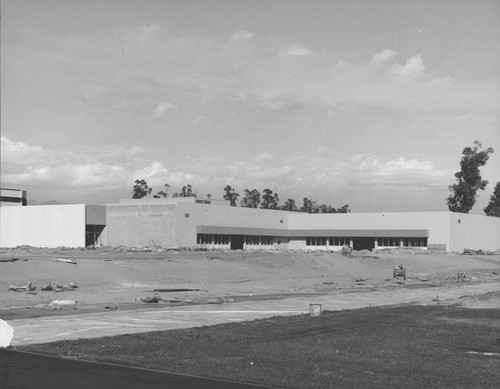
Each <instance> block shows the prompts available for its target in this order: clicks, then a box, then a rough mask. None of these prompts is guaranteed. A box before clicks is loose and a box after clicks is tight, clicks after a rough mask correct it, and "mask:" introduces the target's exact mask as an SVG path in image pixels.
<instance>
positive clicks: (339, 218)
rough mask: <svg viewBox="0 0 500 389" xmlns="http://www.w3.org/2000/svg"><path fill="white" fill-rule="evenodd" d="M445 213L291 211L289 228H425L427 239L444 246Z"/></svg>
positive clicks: (447, 234) (447, 216) (447, 242)
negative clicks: (310, 212)
mask: <svg viewBox="0 0 500 389" xmlns="http://www.w3.org/2000/svg"><path fill="white" fill-rule="evenodd" d="M449 215H450V213H449V212H385V213H335V214H306V213H291V214H290V218H289V228H290V229H291V230H303V229H314V230H323V229H331V230H339V229H344V230H397V229H401V230H414V229H415V230H429V240H428V243H444V244H446V245H447V247H448V245H449V240H450V236H449ZM297 244H298V242H297ZM294 246H295V244H294Z"/></svg>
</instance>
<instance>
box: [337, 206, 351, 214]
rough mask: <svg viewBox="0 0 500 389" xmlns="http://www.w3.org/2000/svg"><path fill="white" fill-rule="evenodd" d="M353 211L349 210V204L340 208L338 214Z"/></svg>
mask: <svg viewBox="0 0 500 389" xmlns="http://www.w3.org/2000/svg"><path fill="white" fill-rule="evenodd" d="M349 212H351V210H350V209H349V204H345V205H343V206H341V207H340V208H337V213H349Z"/></svg>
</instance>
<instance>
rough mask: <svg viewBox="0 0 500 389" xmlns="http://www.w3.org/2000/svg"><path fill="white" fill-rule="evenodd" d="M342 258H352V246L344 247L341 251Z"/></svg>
mask: <svg viewBox="0 0 500 389" xmlns="http://www.w3.org/2000/svg"><path fill="white" fill-rule="evenodd" d="M341 254H342V256H344V257H349V258H352V247H351V246H346V245H344V246H342V251H341Z"/></svg>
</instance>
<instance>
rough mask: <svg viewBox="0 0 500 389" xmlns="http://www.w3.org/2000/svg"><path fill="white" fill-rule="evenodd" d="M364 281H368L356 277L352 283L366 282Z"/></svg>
mask: <svg viewBox="0 0 500 389" xmlns="http://www.w3.org/2000/svg"><path fill="white" fill-rule="evenodd" d="M366 280H368V278H361V277H358V278H355V279H354V281H355V282H364V281H366Z"/></svg>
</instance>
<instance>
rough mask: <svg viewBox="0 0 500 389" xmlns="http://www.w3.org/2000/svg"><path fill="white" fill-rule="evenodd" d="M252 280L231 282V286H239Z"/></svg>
mask: <svg viewBox="0 0 500 389" xmlns="http://www.w3.org/2000/svg"><path fill="white" fill-rule="evenodd" d="M250 281H252V280H241V281H232V282H231V284H241V283H243V282H250Z"/></svg>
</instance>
